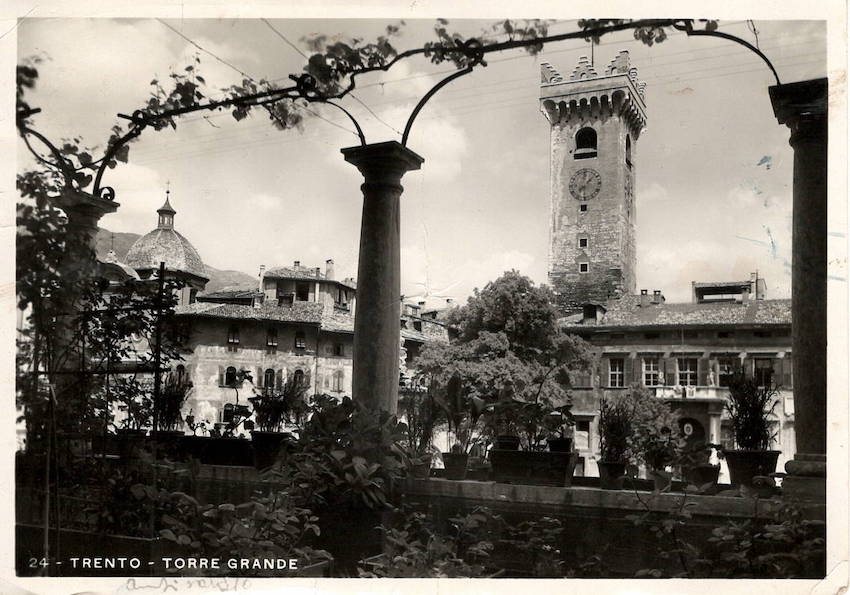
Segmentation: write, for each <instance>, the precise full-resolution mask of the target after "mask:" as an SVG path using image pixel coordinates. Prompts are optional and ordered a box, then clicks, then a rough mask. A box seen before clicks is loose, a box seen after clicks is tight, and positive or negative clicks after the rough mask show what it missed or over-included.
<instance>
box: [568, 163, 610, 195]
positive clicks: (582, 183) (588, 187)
mask: <svg viewBox="0 0 850 595" xmlns="http://www.w3.org/2000/svg"><path fill="white" fill-rule="evenodd" d="M601 187H602V176H600V175H599V172H598V171H596V170H593V169H580V170H578V171H577V172H576V173H574V174H573V177H572V178H570V194H572V195H573V197H574V198H577V199H578V200H588V199H591V198H593V197H594V196H596V195H597V194H599V189H600V188H601Z"/></svg>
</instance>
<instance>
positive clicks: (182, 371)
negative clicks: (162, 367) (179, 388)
mask: <svg viewBox="0 0 850 595" xmlns="http://www.w3.org/2000/svg"><path fill="white" fill-rule="evenodd" d="M174 371H175V373H176V375H177V382H178V383H179V384H182V383H183V382H184V381H185V380H186V366H184V365H183V364H179V365H178V366H177V368H175V370H174Z"/></svg>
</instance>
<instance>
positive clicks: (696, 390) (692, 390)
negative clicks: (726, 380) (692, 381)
mask: <svg viewBox="0 0 850 595" xmlns="http://www.w3.org/2000/svg"><path fill="white" fill-rule="evenodd" d="M649 388H650V390H652V391H653V392H654V393H655V396H656V397H658V398H660V399H726V398H727V397H728V396H729V389H728V388H727V387H725V386H655V387H649Z"/></svg>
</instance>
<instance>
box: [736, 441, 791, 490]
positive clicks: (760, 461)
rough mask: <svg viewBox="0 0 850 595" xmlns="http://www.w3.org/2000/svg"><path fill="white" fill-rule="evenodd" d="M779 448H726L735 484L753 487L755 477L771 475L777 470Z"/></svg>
mask: <svg viewBox="0 0 850 595" xmlns="http://www.w3.org/2000/svg"><path fill="white" fill-rule="evenodd" d="M779 453H780V451H778V450H724V451H723V456H724V457H725V458H726V464H727V465H729V478H730V483H731V484H732V485H733V486H742V485H743V486H747V487H752V485H753V477H755V476H757V475H770V474H771V473H773V472H774V471H776V461H777V460H778V459H779Z"/></svg>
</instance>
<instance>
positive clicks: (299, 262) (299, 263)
mask: <svg viewBox="0 0 850 595" xmlns="http://www.w3.org/2000/svg"><path fill="white" fill-rule="evenodd" d="M293 266H297V267H300V266H301V261H300V260H296V261H295V264H294V265H293Z"/></svg>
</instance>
